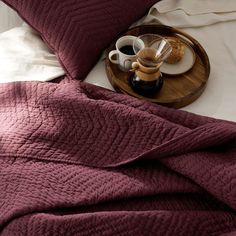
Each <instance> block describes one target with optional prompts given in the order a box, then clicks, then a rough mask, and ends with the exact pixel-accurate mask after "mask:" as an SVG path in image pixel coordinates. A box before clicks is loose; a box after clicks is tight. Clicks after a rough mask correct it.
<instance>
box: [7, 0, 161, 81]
mask: <svg viewBox="0 0 236 236" xmlns="http://www.w3.org/2000/svg"><path fill="white" fill-rule="evenodd" d="M3 2H5V3H6V4H8V5H9V6H11V7H12V8H13V9H15V10H16V11H17V12H18V13H19V15H20V16H22V18H24V19H25V21H27V22H28V23H29V24H30V25H31V26H32V27H33V28H34V29H36V30H37V31H38V32H39V33H40V34H41V36H42V37H43V39H44V40H45V41H46V42H47V44H48V46H49V47H50V48H52V49H53V51H54V52H55V53H56V54H57V56H58V58H59V60H60V62H61V64H62V66H63V67H64V69H65V70H66V71H67V73H68V75H69V76H70V77H71V78H76V79H84V78H85V76H86V75H87V74H88V72H89V71H90V69H91V68H92V66H93V65H94V64H95V63H96V61H97V60H98V58H99V56H100V54H101V52H102V50H103V49H105V48H106V47H107V46H108V45H109V43H110V42H111V41H112V40H113V39H114V38H115V37H117V36H118V34H120V33H121V32H122V31H124V30H126V29H127V28H128V26H129V25H130V24H131V23H133V22H134V21H135V20H137V19H138V18H140V17H141V16H142V15H144V14H145V13H146V11H147V10H148V9H149V8H150V7H151V6H152V5H153V4H154V3H156V2H158V0H145V1H144V0H119V1H117V0H86V1H84V0H64V1H62V0H53V1H52V0H3Z"/></svg>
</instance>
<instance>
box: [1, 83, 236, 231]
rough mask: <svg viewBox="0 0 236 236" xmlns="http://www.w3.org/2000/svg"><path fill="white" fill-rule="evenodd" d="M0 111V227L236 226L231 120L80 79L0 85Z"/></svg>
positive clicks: (178, 228) (228, 228) (176, 228)
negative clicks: (102, 86) (107, 88)
mask: <svg viewBox="0 0 236 236" xmlns="http://www.w3.org/2000/svg"><path fill="white" fill-rule="evenodd" d="M0 114H1V116H0V127H1V128H0V132H1V134H0V136H1V139H0V147H1V149H0V179H1V181H0V229H1V230H2V231H1V233H2V234H1V235H17V232H22V235H57V234H58V232H60V233H59V234H58V235H65V234H66V233H67V234H69V235H117V234H120V235H164V234H165V235H220V234H223V233H228V232H231V231H235V230H236V218H235V210H236V201H235V199H236V192H235V189H236V186H235V181H234V179H235V177H236V172H235V169H236V159H235V156H236V148H235V147H236V143H235V142H236V138H235V137H236V126H235V123H233V122H227V121H223V120H216V119H213V118H207V117H203V116H197V115H194V114H190V113H187V112H184V111H177V110H173V109H169V108H165V107H161V106H158V105H155V104H150V103H147V102H144V101H141V100H137V99H135V98H132V97H129V96H126V95H120V94H117V93H114V92H111V91H108V90H105V89H102V88H98V87H97V86H93V85H90V84H87V83H84V82H78V81H75V82H73V81H67V82H65V81H64V82H62V83H59V84H52V83H37V82H26V83H22V82H17V83H11V84H0ZM28 232H30V233H28Z"/></svg>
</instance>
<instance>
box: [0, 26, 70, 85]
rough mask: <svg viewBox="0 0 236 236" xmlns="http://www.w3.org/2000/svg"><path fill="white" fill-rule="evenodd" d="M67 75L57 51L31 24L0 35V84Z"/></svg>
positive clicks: (47, 79) (46, 79)
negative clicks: (54, 52)
mask: <svg viewBox="0 0 236 236" xmlns="http://www.w3.org/2000/svg"><path fill="white" fill-rule="evenodd" d="M64 74H65V72H64V70H63V69H62V67H61V65H60V63H59V62H58V59H57V57H56V56H55V54H53V52H52V51H51V50H50V49H49V48H48V47H47V46H46V44H45V43H44V42H43V40H42V39H41V37H40V36H39V35H38V34H37V33H36V32H35V31H34V30H33V29H31V27H29V26H28V25H26V24H24V25H23V26H20V27H16V28H13V29H11V30H9V31H6V32H3V33H1V34H0V83H6V82H13V81H50V80H53V79H55V78H57V77H60V76H62V75H64Z"/></svg>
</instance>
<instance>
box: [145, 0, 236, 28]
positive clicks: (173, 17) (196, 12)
mask: <svg viewBox="0 0 236 236" xmlns="http://www.w3.org/2000/svg"><path fill="white" fill-rule="evenodd" d="M157 18H158V20H159V21H161V22H162V23H163V24H166V25H171V26H173V27H178V28H187V27H201V26H206V25H212V24H216V23H219V22H224V21H232V20H235V19H236V1H235V0H227V3H226V2H225V1H222V0H191V1H190V0H164V1H160V2H158V3H156V4H155V5H154V6H153V7H152V8H151V9H150V11H149V13H148V16H147V17H146V19H145V22H149V21H151V20H153V19H157Z"/></svg>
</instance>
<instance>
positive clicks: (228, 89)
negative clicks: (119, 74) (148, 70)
mask: <svg viewBox="0 0 236 236" xmlns="http://www.w3.org/2000/svg"><path fill="white" fill-rule="evenodd" d="M185 1H187V0H185ZM164 2H165V1H164ZM192 2H194V0H193V1H192ZM168 14H170V18H168V17H166V16H163V14H159V15H157V19H159V20H161V21H162V22H163V21H164V22H163V23H166V22H168V23H169V24H177V23H176V22H179V23H183V22H184V24H185V25H184V26H183V25H182V27H184V28H183V29H182V30H184V31H185V32H187V33H188V34H190V35H192V36H193V37H194V38H196V39H197V40H198V41H199V42H200V43H201V45H202V46H203V47H204V48H205V50H206V52H207V54H208V56H209V59H210V64H211V73H210V77H209V81H208V84H207V87H206V89H205V91H204V92H203V94H202V95H201V96H200V97H199V98H198V99H197V100H196V101H194V102H193V103H192V104H190V105H188V106H186V107H184V108H182V109H183V110H185V111H189V112H193V113H196V114H200V115H205V116H210V117H214V118H219V119H225V120H230V121H236V105H235V101H236V30H235V29H236V18H235V16H234V17H232V18H231V19H230V20H229V18H228V16H227V15H226V13H224V17H225V18H224V19H223V20H222V17H219V16H218V15H217V14H212V13H210V14H209V16H208V19H207V18H206V17H207V16H206V14H204V16H205V20H207V21H206V22H205V24H206V26H202V23H203V22H202V20H201V16H202V15H199V17H198V18H195V20H194V24H193V22H192V16H190V15H189V14H185V15H184V17H185V18H184V19H182V18H181V20H178V19H176V18H173V14H175V17H182V16H183V14H181V15H179V16H178V13H177V16H176V12H168ZM194 14H195V17H196V11H195V12H194ZM221 14H222V13H221ZM221 14H220V15H221ZM229 14H232V12H230V13H229ZM158 16H161V17H159V18H158ZM189 18H191V20H189ZM170 19H171V20H172V21H171V20H170ZM197 19H199V21H198V20H197ZM148 20H150V19H148ZM176 20H177V21H176ZM165 21H166V22H165ZM217 22H218V23H217ZM197 23H199V25H198V24H197ZM188 24H189V25H188ZM200 26H201V27H200ZM104 68H105V64H104V61H99V62H98V63H97V65H96V66H95V67H94V69H93V70H92V71H91V72H90V74H89V75H88V76H87V78H86V81H87V82H88V83H92V84H96V85H98V86H102V87H104V88H107V89H110V90H113V88H112V87H111V85H110V83H109V81H108V80H107V76H106V73H105V69H104Z"/></svg>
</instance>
